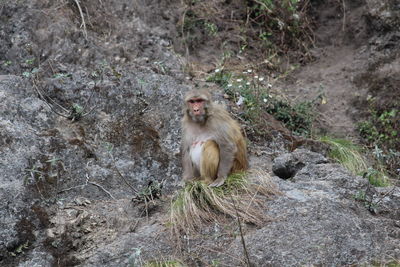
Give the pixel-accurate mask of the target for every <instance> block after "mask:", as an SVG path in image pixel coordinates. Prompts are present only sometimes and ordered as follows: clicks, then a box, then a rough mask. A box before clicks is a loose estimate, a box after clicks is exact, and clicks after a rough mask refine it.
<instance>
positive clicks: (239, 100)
mask: <svg viewBox="0 0 400 267" xmlns="http://www.w3.org/2000/svg"><path fill="white" fill-rule="evenodd" d="M243 102H244V97H243V96H240V97H239V99H238V101H237V102H236V105H238V106H241V105H242V104H243Z"/></svg>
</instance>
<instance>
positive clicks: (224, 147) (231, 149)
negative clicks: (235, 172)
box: [210, 141, 236, 187]
mask: <svg viewBox="0 0 400 267" xmlns="http://www.w3.org/2000/svg"><path fill="white" fill-rule="evenodd" d="M219 147H220V151H219V153H220V154H219V166H218V176H217V179H216V180H215V181H214V182H212V183H211V184H210V186H211V187H218V186H221V185H223V184H224V182H225V180H226V178H227V177H228V174H229V172H230V171H231V169H232V164H233V160H234V158H235V153H236V145H235V144H234V143H233V142H232V141H227V142H223V143H220V144H219Z"/></svg>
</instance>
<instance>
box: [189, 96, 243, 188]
mask: <svg viewBox="0 0 400 267" xmlns="http://www.w3.org/2000/svg"><path fill="white" fill-rule="evenodd" d="M182 133H183V136H182V166H183V179H184V180H191V179H196V178H200V179H201V180H203V181H205V182H206V183H207V184H209V185H210V186H214V187H217V186H221V185H223V184H224V182H225V179H226V177H227V176H228V175H229V174H231V173H234V172H239V171H243V170H246V169H247V167H248V161H247V149H246V141H245V139H244V137H243V135H242V133H241V130H240V126H239V124H238V123H237V122H236V121H235V120H234V119H232V118H231V116H230V115H229V113H228V112H227V111H226V110H225V108H224V107H223V106H221V105H219V104H217V103H215V102H212V100H211V95H210V93H209V92H207V91H206V90H191V91H189V92H188V93H187V94H186V96H185V103H184V116H183V119H182Z"/></svg>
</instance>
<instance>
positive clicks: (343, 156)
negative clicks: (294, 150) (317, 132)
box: [319, 136, 389, 186]
mask: <svg viewBox="0 0 400 267" xmlns="http://www.w3.org/2000/svg"><path fill="white" fill-rule="evenodd" d="M319 140H320V141H321V142H323V143H326V144H328V145H329V146H330V152H329V156H330V157H331V158H332V159H334V160H336V161H337V162H338V163H340V164H341V165H343V166H344V167H345V168H346V169H348V170H349V171H350V172H351V173H353V174H354V175H362V176H363V177H365V178H367V179H368V181H369V182H370V184H372V185H374V186H387V185H389V183H388V177H387V175H386V174H385V172H384V171H382V170H381V168H379V166H378V168H377V169H374V168H371V167H368V164H367V160H366V158H365V157H364V156H363V154H362V149H361V148H360V147H359V146H357V145H355V144H354V143H352V142H351V141H349V140H345V139H337V138H331V137H328V136H324V137H321V138H320V139H319Z"/></svg>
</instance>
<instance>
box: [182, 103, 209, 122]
mask: <svg viewBox="0 0 400 267" xmlns="http://www.w3.org/2000/svg"><path fill="white" fill-rule="evenodd" d="M187 108H188V114H189V116H190V118H191V119H192V120H193V121H194V122H199V123H204V122H205V120H206V118H207V101H206V100H205V99H203V98H190V99H189V100H188V101H187Z"/></svg>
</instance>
